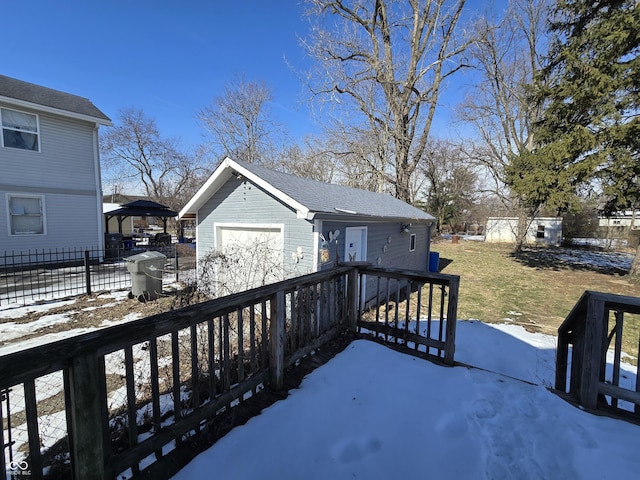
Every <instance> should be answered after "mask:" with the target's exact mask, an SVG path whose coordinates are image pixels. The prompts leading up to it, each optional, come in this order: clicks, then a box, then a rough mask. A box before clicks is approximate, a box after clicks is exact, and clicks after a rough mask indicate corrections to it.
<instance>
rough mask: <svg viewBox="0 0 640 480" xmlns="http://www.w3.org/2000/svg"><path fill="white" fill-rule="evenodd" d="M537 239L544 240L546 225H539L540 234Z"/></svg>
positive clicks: (537, 234) (538, 233)
mask: <svg viewBox="0 0 640 480" xmlns="http://www.w3.org/2000/svg"><path fill="white" fill-rule="evenodd" d="M536 238H544V225H538V232H537V233H536Z"/></svg>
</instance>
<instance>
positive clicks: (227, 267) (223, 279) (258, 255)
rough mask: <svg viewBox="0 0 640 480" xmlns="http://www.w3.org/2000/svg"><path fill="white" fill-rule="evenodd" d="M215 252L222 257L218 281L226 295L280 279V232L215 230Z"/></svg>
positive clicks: (258, 227)
mask: <svg viewBox="0 0 640 480" xmlns="http://www.w3.org/2000/svg"><path fill="white" fill-rule="evenodd" d="M216 234H217V235H216V248H217V250H218V251H219V252H221V253H223V254H224V256H225V261H224V262H223V265H222V267H221V268H220V271H219V278H218V281H219V282H220V284H221V285H222V286H223V289H224V290H226V291H228V292H229V293H234V292H239V291H242V290H247V289H249V288H255V287H259V286H262V285H266V284H268V283H273V282H277V281H280V280H282V279H283V276H284V274H283V270H284V265H283V249H284V241H283V228H282V227H281V226H272V225H255V226H254V225H250V226H245V225H241V226H235V225H234V226H218V227H217V229H216Z"/></svg>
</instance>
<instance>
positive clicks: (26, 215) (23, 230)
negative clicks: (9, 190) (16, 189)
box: [7, 194, 47, 235]
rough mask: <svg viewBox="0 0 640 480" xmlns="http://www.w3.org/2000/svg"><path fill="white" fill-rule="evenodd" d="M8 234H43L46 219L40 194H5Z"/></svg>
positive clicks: (42, 198)
mask: <svg viewBox="0 0 640 480" xmlns="http://www.w3.org/2000/svg"><path fill="white" fill-rule="evenodd" d="M7 207H8V208H7V210H8V220H9V222H8V223H9V234H10V235H45V234H46V233H47V231H46V224H47V223H46V219H45V208H44V197H43V196H42V195H14V194H7Z"/></svg>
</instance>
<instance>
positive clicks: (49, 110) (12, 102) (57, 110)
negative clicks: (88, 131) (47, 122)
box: [0, 95, 113, 127]
mask: <svg viewBox="0 0 640 480" xmlns="http://www.w3.org/2000/svg"><path fill="white" fill-rule="evenodd" d="M0 101H1V102H5V103H8V104H10V105H16V106H18V107H24V108H30V109H33V110H39V111H42V112H47V113H52V114H55V115H62V116H64V117H70V118H75V119H76V120H83V121H86V122H91V123H95V124H97V125H102V126H105V127H111V126H113V122H111V120H109V119H105V118H100V117H94V116H93V115H84V114H82V113H76V112H70V111H69V110H63V109H61V108H54V107H48V106H46V105H41V104H39V103H34V102H27V101H25V100H19V99H17V98H12V97H6V96H3V95H0Z"/></svg>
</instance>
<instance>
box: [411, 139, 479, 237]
mask: <svg viewBox="0 0 640 480" xmlns="http://www.w3.org/2000/svg"><path fill="white" fill-rule="evenodd" d="M421 173H422V174H423V175H424V177H425V178H426V183H427V185H426V188H425V189H424V197H425V207H426V209H427V210H428V211H429V212H430V213H431V214H432V215H434V216H435V217H436V228H437V229H438V231H441V229H442V227H443V226H444V225H445V224H448V225H450V226H451V228H452V229H453V230H454V232H455V231H456V228H457V225H458V224H460V223H462V218H463V216H464V214H465V213H468V212H469V211H470V210H471V208H472V207H473V203H474V193H475V191H476V184H477V176H476V174H475V172H474V171H473V169H472V168H470V167H469V166H468V164H467V163H466V162H465V161H464V158H463V154H462V152H461V150H460V148H459V147H458V146H456V145H454V144H452V143H451V142H446V141H437V142H433V143H432V145H431V148H430V149H429V151H428V152H427V153H426V155H425V162H424V163H423V165H422V167H421Z"/></svg>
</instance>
